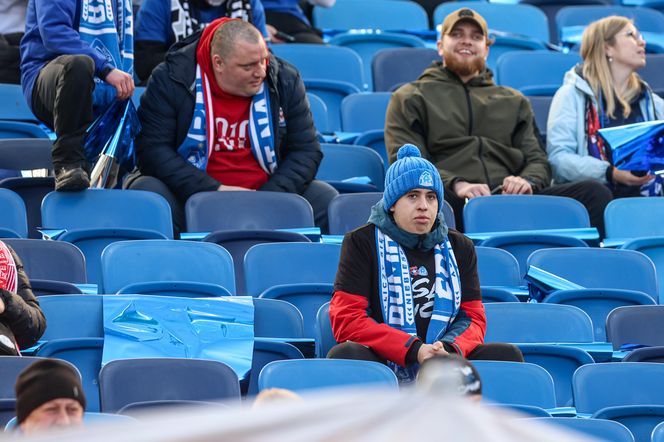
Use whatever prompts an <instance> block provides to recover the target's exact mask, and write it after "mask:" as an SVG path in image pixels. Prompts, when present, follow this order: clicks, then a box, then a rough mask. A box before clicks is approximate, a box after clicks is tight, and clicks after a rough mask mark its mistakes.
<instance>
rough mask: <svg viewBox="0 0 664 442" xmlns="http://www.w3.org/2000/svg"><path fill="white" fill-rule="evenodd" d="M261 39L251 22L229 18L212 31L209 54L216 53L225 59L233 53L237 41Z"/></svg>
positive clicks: (256, 40) (254, 41)
mask: <svg viewBox="0 0 664 442" xmlns="http://www.w3.org/2000/svg"><path fill="white" fill-rule="evenodd" d="M262 39H263V36H262V35H261V33H260V32H258V29H256V28H255V27H254V25H252V24H251V23H248V22H246V21H243V20H230V21H227V22H226V23H224V24H223V25H221V26H219V27H218V28H217V29H216V30H215V31H214V36H213V37H212V43H211V45H210V55H211V56H212V55H215V54H216V55H219V56H220V57H221V58H223V59H227V58H228V57H229V56H230V55H231V54H232V53H233V49H234V48H235V46H236V43H237V42H238V41H244V42H246V43H251V44H257V43H259V42H260V41H262Z"/></svg>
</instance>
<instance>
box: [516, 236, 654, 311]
mask: <svg viewBox="0 0 664 442" xmlns="http://www.w3.org/2000/svg"><path fill="white" fill-rule="evenodd" d="M528 265H529V266H535V267H539V268H540V269H542V270H545V271H547V272H549V273H553V274H554V275H557V276H560V277H562V278H565V279H567V280H569V281H571V282H574V283H576V284H579V285H581V286H583V287H586V288H600V289H607V288H609V289H627V290H637V291H640V292H643V293H645V294H647V295H649V296H651V297H652V298H653V299H655V300H656V299H657V275H656V273H655V265H654V264H653V263H652V261H651V260H650V258H648V257H647V256H645V255H644V254H642V253H639V252H635V251H633V250H620V249H600V248H596V247H586V248H581V247H567V248H561V249H540V250H536V251H535V252H533V253H532V255H530V257H529V258H528Z"/></svg>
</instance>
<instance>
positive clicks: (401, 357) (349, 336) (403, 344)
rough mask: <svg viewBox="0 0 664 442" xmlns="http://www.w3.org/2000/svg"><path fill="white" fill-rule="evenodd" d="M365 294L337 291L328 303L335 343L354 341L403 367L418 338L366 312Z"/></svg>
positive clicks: (367, 302)
mask: <svg viewBox="0 0 664 442" xmlns="http://www.w3.org/2000/svg"><path fill="white" fill-rule="evenodd" d="M368 307H369V300H368V299H367V298H365V297H364V296H360V295H353V294H351V293H347V292H343V291H336V292H335V293H334V296H333V297H332V301H331V302H330V321H331V323H332V331H333V332H334V338H335V339H336V340H337V342H345V341H353V342H355V343H357V344H362V345H365V346H367V347H369V348H371V349H372V350H373V351H374V352H376V353H377V354H378V355H379V356H381V357H383V358H385V359H387V360H390V361H392V362H395V363H397V364H399V365H401V366H406V354H407V353H408V350H409V349H410V347H411V346H412V345H413V344H414V343H415V342H416V341H418V340H419V339H418V338H417V336H411V335H409V334H408V333H406V332H403V331H401V330H397V329H396V328H394V327H390V326H389V325H387V324H379V323H377V322H376V321H375V320H373V319H372V318H370V317H369V316H368V315H367V308H368Z"/></svg>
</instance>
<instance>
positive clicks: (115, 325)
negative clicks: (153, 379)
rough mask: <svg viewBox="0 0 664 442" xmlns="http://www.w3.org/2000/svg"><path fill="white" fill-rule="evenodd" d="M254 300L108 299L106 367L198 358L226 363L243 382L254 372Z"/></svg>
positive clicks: (105, 300) (127, 297)
mask: <svg viewBox="0 0 664 442" xmlns="http://www.w3.org/2000/svg"><path fill="white" fill-rule="evenodd" d="M253 345H254V305H253V301H252V298H251V297H250V296H233V297H230V296H229V297H223V298H221V297H220V298H177V297H168V296H149V295H113V296H111V295H109V296H104V352H103V357H102V365H104V364H106V363H107V362H109V361H112V360H114V359H127V358H163V357H173V358H196V359H212V360H216V361H221V362H224V363H226V364H228V365H229V366H230V367H231V368H233V370H234V371H235V373H237V375H238V378H239V379H244V378H245V377H246V376H247V373H248V372H249V369H250V368H251V360H252V354H253Z"/></svg>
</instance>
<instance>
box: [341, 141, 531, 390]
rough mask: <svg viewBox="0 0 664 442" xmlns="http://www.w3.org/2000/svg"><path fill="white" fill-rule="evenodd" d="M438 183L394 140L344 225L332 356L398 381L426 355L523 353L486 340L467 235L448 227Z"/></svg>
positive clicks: (513, 356) (410, 149)
mask: <svg viewBox="0 0 664 442" xmlns="http://www.w3.org/2000/svg"><path fill="white" fill-rule="evenodd" d="M442 207H443V182H442V180H441V178H440V174H439V173H438V171H437V169H436V167H435V166H434V165H433V164H432V163H431V162H429V161H428V160H426V159H424V158H421V156H420V150H419V149H418V148H417V147H415V146H413V145H411V144H406V145H404V146H402V147H401V148H400V149H399V151H398V154H397V161H396V162H394V163H393V164H392V165H391V166H390V168H389V169H388V170H387V174H386V177H385V191H384V193H383V198H382V199H381V200H380V201H379V202H378V203H376V205H375V206H374V207H373V208H372V210H371V216H370V217H369V222H368V224H366V225H364V226H362V227H359V228H358V229H356V230H354V231H352V232H350V233H348V234H346V236H345V237H344V241H343V244H342V247H341V258H340V261H339V268H338V271H337V276H336V279H335V282H334V296H333V298H332V301H331V303H330V320H331V324H332V330H333V332H334V337H335V339H336V340H337V342H340V344H338V345H336V346H335V347H333V348H332V349H331V350H330V352H329V353H328V357H330V358H340V359H363V360H370V361H377V362H383V363H386V364H387V365H388V366H390V368H392V369H393V370H394V371H395V373H396V375H397V377H398V378H399V380H400V381H402V382H410V381H413V380H414V379H415V375H416V373H417V367H418V364H421V363H423V362H424V361H426V360H427V359H429V358H432V357H434V356H442V355H447V354H457V355H459V356H461V357H464V358H468V359H492V360H509V361H523V356H522V355H521V352H520V351H519V349H518V348H517V347H515V346H513V345H510V344H500V343H492V344H484V334H485V331H486V315H485V313H484V306H483V304H482V294H481V292H480V284H479V278H478V275H477V256H476V255H475V248H474V246H473V243H472V242H471V241H470V240H469V239H468V238H466V237H465V236H463V235H462V234H461V233H459V232H457V231H456V230H451V229H448V227H447V224H446V222H445V219H444V217H443V212H442Z"/></svg>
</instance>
